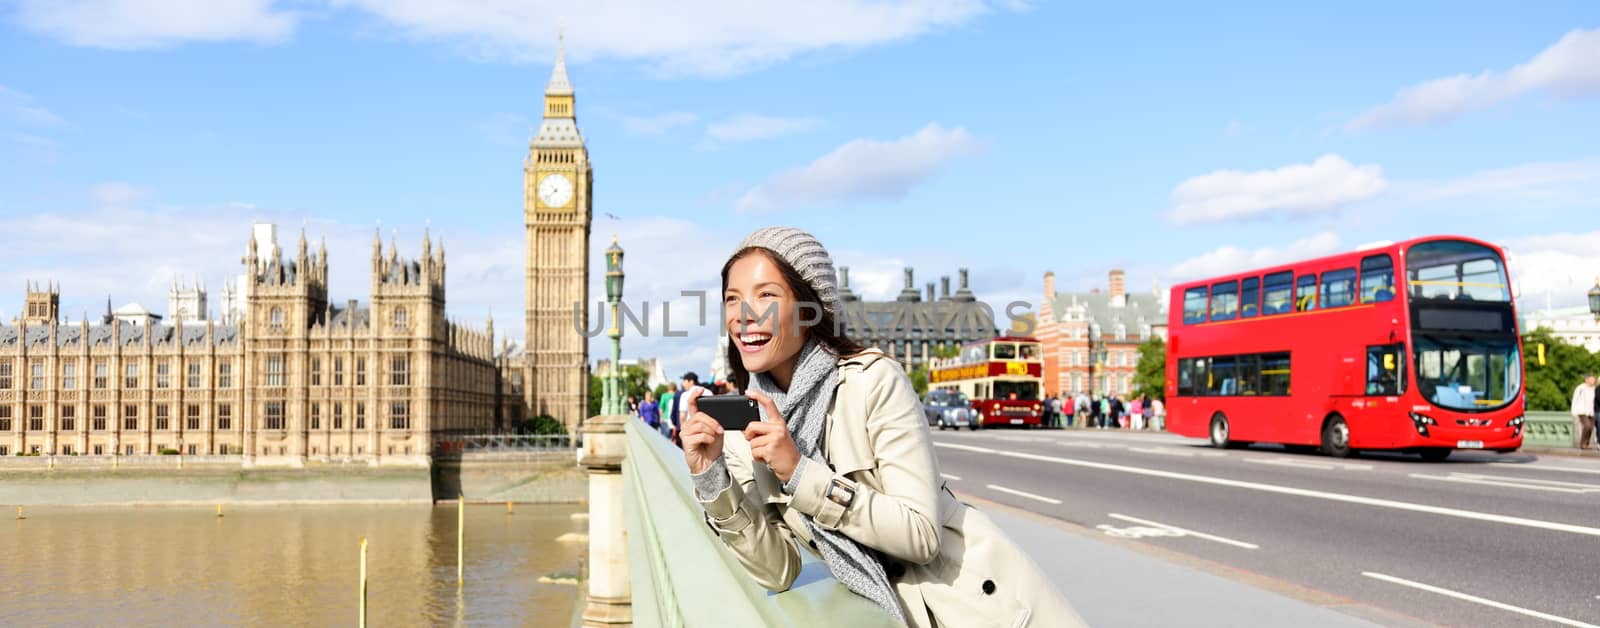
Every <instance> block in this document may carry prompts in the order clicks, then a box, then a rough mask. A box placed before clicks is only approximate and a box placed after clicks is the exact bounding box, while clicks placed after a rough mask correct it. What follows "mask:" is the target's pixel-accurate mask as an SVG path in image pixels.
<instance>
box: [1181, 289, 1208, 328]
mask: <svg viewBox="0 0 1600 628" xmlns="http://www.w3.org/2000/svg"><path fill="white" fill-rule="evenodd" d="M1204 322H1206V287H1205V286H1197V287H1194V288H1190V289H1188V290H1184V291H1183V324H1185V325H1193V324H1195V323H1204Z"/></svg>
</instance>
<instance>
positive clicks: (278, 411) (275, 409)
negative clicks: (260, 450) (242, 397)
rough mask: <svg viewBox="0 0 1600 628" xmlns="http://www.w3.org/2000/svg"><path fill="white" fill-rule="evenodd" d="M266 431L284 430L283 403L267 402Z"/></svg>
mask: <svg viewBox="0 0 1600 628" xmlns="http://www.w3.org/2000/svg"><path fill="white" fill-rule="evenodd" d="M265 429H269V430H281V429H284V420H283V402H282V401H268V402H267V412H266V427H265Z"/></svg>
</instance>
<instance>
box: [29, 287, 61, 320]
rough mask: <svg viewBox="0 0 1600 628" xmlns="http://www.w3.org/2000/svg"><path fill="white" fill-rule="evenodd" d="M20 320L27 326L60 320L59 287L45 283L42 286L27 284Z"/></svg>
mask: <svg viewBox="0 0 1600 628" xmlns="http://www.w3.org/2000/svg"><path fill="white" fill-rule="evenodd" d="M23 307H24V309H23V311H22V312H23V314H22V320H23V321H24V322H26V323H28V324H29V325H38V324H44V325H48V324H50V323H53V322H56V321H59V320H60V319H61V286H58V285H56V284H55V283H53V282H52V283H47V284H45V285H44V286H42V287H41V286H40V285H39V284H36V283H33V282H29V283H28V295H27V298H25V299H24V306H23Z"/></svg>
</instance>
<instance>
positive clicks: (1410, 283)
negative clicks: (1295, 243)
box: [1166, 236, 1524, 460]
mask: <svg viewBox="0 0 1600 628" xmlns="http://www.w3.org/2000/svg"><path fill="white" fill-rule="evenodd" d="M1510 286H1511V282H1510V279H1509V277H1508V274H1507V272H1506V264H1505V255H1504V254H1503V253H1502V252H1501V250H1500V249H1499V248H1498V247H1496V246H1494V245H1492V244H1489V243H1487V242H1482V241H1478V240H1474V239H1471V238H1463V237H1455V236H1436V237H1427V238H1418V239H1415V240H1409V241H1406V242H1401V243H1398V244H1393V243H1383V244H1377V245H1372V246H1369V247H1363V248H1362V249H1360V250H1357V251H1355V252H1352V253H1346V254H1342V255H1333V256H1329V257H1323V258H1319V259H1314V260H1308V261H1304V262H1299V263H1295V264H1285V265H1282V266H1276V267H1271V268H1264V269H1260V270H1254V271H1250V272H1244V273H1237V274H1233V275H1228V276H1225V277H1218V278H1215V279H1209V280H1206V281H1197V282H1192V283H1187V284H1180V285H1178V286H1175V287H1173V289H1172V307H1171V314H1170V315H1169V326H1168V336H1169V341H1168V346H1167V365H1166V368H1167V382H1166V397H1167V404H1166V407H1167V425H1168V429H1169V430H1171V431H1173V432H1176V433H1178V434H1182V435H1184V436H1191V437H1203V436H1204V437H1209V438H1210V439H1211V442H1212V444H1214V445H1216V446H1218V447H1229V446H1236V445H1242V444H1248V443H1251V442H1257V441H1262V442H1274V443H1282V444H1285V445H1287V446H1289V447H1290V448H1291V449H1307V450H1309V449H1311V448H1312V447H1317V448H1320V449H1321V450H1322V451H1323V452H1325V453H1328V454H1330V455H1333V456H1340V457H1343V456H1349V455H1350V454H1351V453H1352V452H1354V451H1356V450H1360V449H1388V450H1401V451H1410V452H1415V453H1419V454H1421V455H1422V457H1423V458H1426V459H1430V460H1437V459H1443V458H1445V457H1447V456H1449V455H1450V452H1451V451H1453V450H1456V449H1488V450H1494V451H1499V452H1509V451H1515V450H1516V449H1517V448H1518V447H1521V446H1522V424H1523V411H1524V403H1523V385H1522V373H1523V371H1522V344H1521V338H1520V336H1519V335H1518V333H1517V317H1516V310H1515V307H1514V304H1513V303H1512V294H1511V289H1510Z"/></svg>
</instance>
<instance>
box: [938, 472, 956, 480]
mask: <svg viewBox="0 0 1600 628" xmlns="http://www.w3.org/2000/svg"><path fill="white" fill-rule="evenodd" d="M939 477H942V478H944V479H946V480H960V479H961V476H959V475H950V474H948V473H940V474H939Z"/></svg>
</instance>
